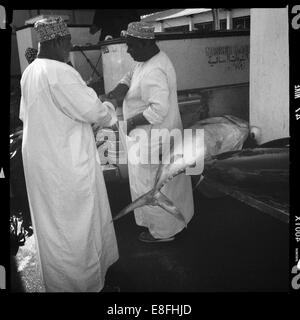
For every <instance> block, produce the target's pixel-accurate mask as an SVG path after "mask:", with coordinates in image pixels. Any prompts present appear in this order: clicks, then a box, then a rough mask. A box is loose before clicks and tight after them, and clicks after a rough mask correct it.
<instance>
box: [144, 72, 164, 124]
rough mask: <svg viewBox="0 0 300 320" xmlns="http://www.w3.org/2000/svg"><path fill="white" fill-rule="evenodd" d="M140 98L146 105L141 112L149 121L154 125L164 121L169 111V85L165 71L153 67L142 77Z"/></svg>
mask: <svg viewBox="0 0 300 320" xmlns="http://www.w3.org/2000/svg"><path fill="white" fill-rule="evenodd" d="M141 91H142V99H143V101H145V102H146V103H147V105H148V108H147V109H146V110H145V111H144V112H143V115H144V117H145V118H146V119H147V120H148V121H149V123H151V124H153V125H155V124H160V123H162V122H163V121H164V119H165V117H166V116H167V114H168V111H169V107H170V105H169V94H170V90H169V86H168V79H167V75H166V74H165V72H164V71H163V70H161V69H155V70H153V71H151V72H150V73H149V74H147V76H145V77H144V79H143V81H142V84H141Z"/></svg>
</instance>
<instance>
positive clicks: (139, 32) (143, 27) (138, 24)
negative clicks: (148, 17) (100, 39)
mask: <svg viewBox="0 0 300 320" xmlns="http://www.w3.org/2000/svg"><path fill="white" fill-rule="evenodd" d="M126 36H131V37H135V38H140V39H154V38H155V37H154V26H153V25H152V24H151V23H149V22H142V21H135V22H130V23H129V25H128V27H127V31H126Z"/></svg>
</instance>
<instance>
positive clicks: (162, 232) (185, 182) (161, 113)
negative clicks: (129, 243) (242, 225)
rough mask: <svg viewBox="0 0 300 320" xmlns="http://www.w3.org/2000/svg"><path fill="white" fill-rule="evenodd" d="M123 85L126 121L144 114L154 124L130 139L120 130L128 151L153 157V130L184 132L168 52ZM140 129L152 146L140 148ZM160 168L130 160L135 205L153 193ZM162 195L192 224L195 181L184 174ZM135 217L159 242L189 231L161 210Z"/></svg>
mask: <svg viewBox="0 0 300 320" xmlns="http://www.w3.org/2000/svg"><path fill="white" fill-rule="evenodd" d="M120 83H124V84H126V85H128V87H129V90H128V92H127V94H126V96H125V99H124V102H123V115H124V120H127V119H128V118H131V117H133V116H135V115H137V114H139V113H141V112H142V113H143V115H144V117H145V118H146V119H147V120H148V121H149V122H150V124H149V125H143V126H138V127H137V129H134V130H132V131H131V133H130V135H129V137H127V136H125V134H124V131H125V130H124V128H123V130H120V134H121V136H122V140H123V141H127V142H126V146H127V151H128V152H130V150H135V151H134V152H136V151H137V153H139V152H141V153H142V152H143V151H145V149H148V151H149V154H156V153H155V152H157V151H158V150H159V144H158V143H156V142H155V141H154V140H152V141H151V138H150V137H151V130H152V129H167V131H166V132H169V133H170V132H171V131H172V129H179V130H182V121H181V117H180V112H179V107H178V101H177V84H176V74H175V70H174V67H173V65H172V62H171V61H170V59H169V58H168V56H167V55H166V54H165V53H164V52H162V51H160V52H159V53H158V54H156V55H155V56H153V57H152V58H151V59H149V60H148V61H146V62H138V63H137V64H136V65H135V66H134V68H133V70H132V71H130V72H128V73H127V74H126V75H125V76H124V77H123V78H122V79H121V80H120ZM121 129H122V127H121ZM140 129H143V130H145V132H147V136H148V139H149V140H148V142H149V144H148V145H147V143H141V144H139V142H138V139H136V137H137V136H138V135H139V131H140ZM167 141H169V138H168V134H165V135H164V134H162V144H161V145H163V144H165V145H166V143H167ZM132 148H133V149H132ZM154 158H155V157H154ZM155 159H156V158H155ZM158 166H159V165H158V164H157V163H154V164H153V163H152V164H134V163H132V162H131V161H130V159H128V172H129V182H130V189H131V196H132V201H134V200H135V199H136V198H138V197H139V196H141V195H142V194H144V193H146V192H148V191H149V190H151V189H152V187H153V186H154V181H155V176H156V173H157V169H158ZM161 191H162V193H163V194H165V195H166V196H167V197H168V198H169V199H170V200H172V201H173V203H174V204H175V206H176V207H177V208H178V209H179V210H181V212H182V214H183V216H184V218H185V221H186V223H188V222H189V221H190V220H191V218H192V216H193V214H194V202H193V193H192V183H191V177H190V176H187V175H186V174H185V173H182V174H180V175H178V176H176V177H175V178H174V179H173V180H171V181H169V182H168V183H167V184H166V185H165V186H164V187H163V188H162V189H161ZM134 214H135V220H136V223H137V224H138V225H140V226H144V227H147V228H148V229H149V231H150V233H151V234H152V236H154V237H155V238H168V237H171V236H174V235H175V234H177V233H178V232H180V231H181V230H182V229H183V228H184V227H185V225H184V223H183V222H182V221H179V220H178V219H176V218H175V217H174V216H172V215H171V214H170V213H168V212H166V211H165V210H164V209H162V208H161V207H158V206H144V207H141V208H138V209H135V210H134Z"/></svg>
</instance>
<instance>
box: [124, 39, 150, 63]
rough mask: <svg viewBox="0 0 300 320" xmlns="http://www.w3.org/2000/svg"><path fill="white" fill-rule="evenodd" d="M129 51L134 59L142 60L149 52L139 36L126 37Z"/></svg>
mask: <svg viewBox="0 0 300 320" xmlns="http://www.w3.org/2000/svg"><path fill="white" fill-rule="evenodd" d="M126 44H127V52H128V53H129V54H130V55H131V57H132V58H133V60H135V61H138V62H142V61H145V60H146V59H145V53H146V52H147V47H146V46H145V44H144V43H143V41H141V40H139V39H138V38H134V37H130V36H128V37H127V38H126Z"/></svg>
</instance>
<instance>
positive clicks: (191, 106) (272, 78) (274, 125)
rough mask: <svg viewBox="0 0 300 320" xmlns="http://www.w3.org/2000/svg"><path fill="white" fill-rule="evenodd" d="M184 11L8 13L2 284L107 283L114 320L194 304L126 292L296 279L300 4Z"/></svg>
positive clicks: (267, 288)
mask: <svg viewBox="0 0 300 320" xmlns="http://www.w3.org/2000/svg"><path fill="white" fill-rule="evenodd" d="M194 4H197V7H196V6H195V5H194V6H191V7H190V8H180V9H170V8H161V9H132V8H129V9H101V7H100V6H99V7H100V8H97V7H96V6H95V7H96V9H72V8H71V6H70V4H68V8H69V9H55V6H53V7H51V4H50V5H49V6H47V7H46V9H43V8H44V7H45V6H44V5H43V6H41V8H37V7H31V6H28V7H29V9H26V6H25V5H24V6H23V7H22V9H18V8H17V7H16V8H14V7H13V5H11V6H10V7H9V6H7V8H6V7H5V5H3V6H0V7H1V21H0V22H1V30H0V31H1V33H2V32H3V34H4V33H5V37H6V38H7V39H8V45H9V46H10V48H11V49H10V54H7V55H6V56H5V57H7V58H9V61H4V64H5V65H7V69H8V68H9V74H8V75H7V81H8V83H7V84H6V86H5V88H6V89H7V90H6V91H8V92H5V94H6V96H7V97H8V99H7V100H8V101H7V103H6V104H7V105H5V106H3V109H5V111H7V116H6V117H5V119H3V120H2V121H3V123H4V122H5V125H4V124H3V128H7V130H6V131H5V129H4V131H3V132H2V135H3V136H2V137H1V142H2V141H3V148H2V151H3V150H6V151H7V152H5V153H7V154H3V153H1V154H2V157H1V158H3V159H1V178H2V179H0V180H1V183H2V182H3V183H4V184H3V188H5V191H4V192H3V194H5V195H7V198H8V199H7V202H9V209H8V211H9V212H6V217H5V215H3V217H2V218H3V219H4V221H5V219H6V221H7V222H6V223H3V224H2V222H1V224H2V225H3V226H4V225H5V226H6V227H5V228H3V234H5V235H7V238H9V239H7V242H8V250H7V251H8V252H7V255H6V256H7V258H8V261H7V262H3V266H1V267H2V269H1V270H3V272H2V274H3V276H2V277H1V279H2V280H1V281H2V284H1V285H2V287H1V289H4V287H5V290H1V291H7V292H9V293H26V294H27V293H37V294H39V295H45V294H47V293H83V294H84V293H99V294H100V295H102V294H103V295H104V296H105V294H106V293H114V295H113V297H116V300H114V299H112V300H111V302H110V304H108V307H107V308H106V309H105V310H103V314H104V315H106V316H108V318H114V317H116V316H119V317H120V318H121V319H122V315H123V316H124V315H130V316H132V317H138V318H143V317H144V316H145V315H147V316H149V314H150V315H152V316H153V317H155V316H156V317H157V318H159V316H160V315H163V316H168V315H170V316H174V315H177V316H184V315H186V316H187V315H190V316H191V315H192V314H193V308H195V306H194V305H193V306H192V305H191V304H187V303H183V302H182V304H180V303H178V304H177V303H176V305H175V304H174V305H172V304H170V305H169V304H168V305H167V304H165V305H163V304H161V305H153V304H152V305H151V301H147V303H148V305H147V306H145V308H143V307H142V306H141V305H138V304H134V302H132V303H131V304H129V303H128V304H126V305H124V304H123V305H122V304H118V303H117V302H116V303H115V302H114V301H122V297H123V296H124V295H125V294H129V293H256V292H259V293H269V292H272V293H290V292H293V293H296V292H297V290H299V289H300V265H299V262H298V261H299V251H298V247H299V242H300V217H299V216H298V217H297V212H295V209H294V210H293V209H292V208H291V207H290V191H291V190H290V189H291V188H290V180H292V179H293V176H294V178H295V177H296V172H295V173H294V172H293V174H292V175H291V179H290V167H291V165H293V163H294V164H295V162H293V161H292V159H291V157H290V140H292V145H293V146H294V148H295V144H296V143H297V142H295V139H294V137H295V135H296V133H297V129H296V127H297V126H299V125H300V122H299V123H298V122H297V121H298V118H300V80H299V77H298V80H297V76H295V75H294V73H295V70H296V69H297V63H296V60H297V59H299V58H297V57H299V49H296V47H294V44H295V39H296V38H297V37H298V39H299V34H300V3H299V5H291V4H288V3H286V4H283V5H281V6H279V7H262V8H259V7H250V6H249V7H232V8H221V7H216V8H215V7H212V8H209V7H205V8H198V6H199V7H200V6H201V3H200V2H199V3H196V2H194ZM205 4H206V5H207V3H205ZM211 5H213V4H211ZM168 6H170V4H168ZM1 33H0V36H2V35H1ZM297 50H298V53H297ZM293 63H294V64H293ZM293 69H295V70H294V71H293ZM298 98H299V100H297V99H298ZM8 113H9V123H8ZM8 140H9V150H8V147H6V146H7V145H8V143H7V141H8ZM5 159H6V160H5ZM294 169H295V170H297V168H296V166H295V165H294ZM1 187H2V186H1ZM3 201H4V200H3ZM293 211H294V212H293ZM1 228H2V227H1ZM7 228H9V232H8V230H5V229H7ZM1 231H2V229H1ZM3 252H4V251H3ZM1 263H2V262H1ZM106 303H107V302H106ZM146 309H147V310H146Z"/></svg>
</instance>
